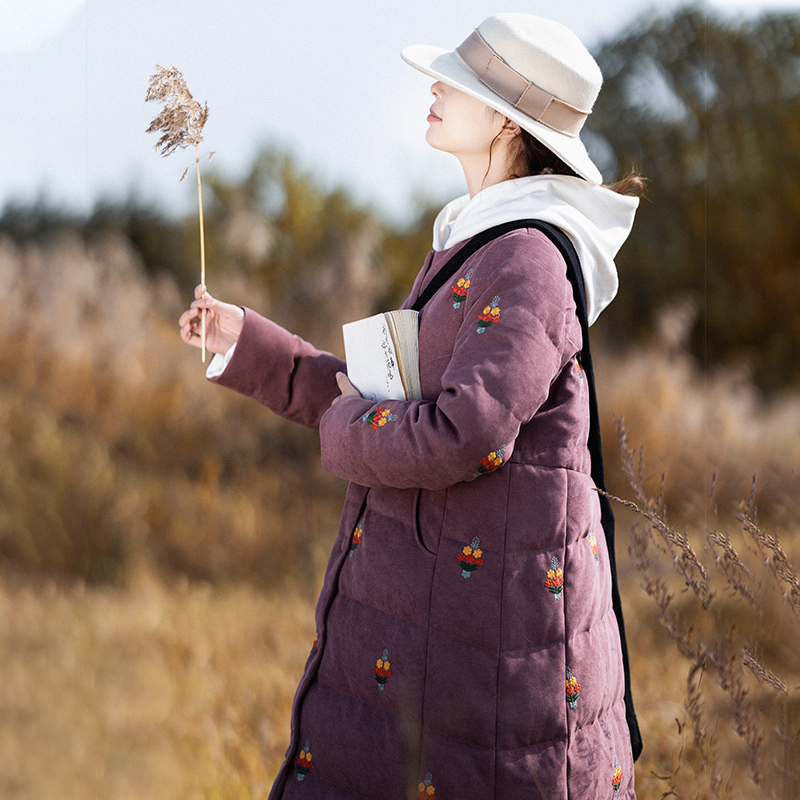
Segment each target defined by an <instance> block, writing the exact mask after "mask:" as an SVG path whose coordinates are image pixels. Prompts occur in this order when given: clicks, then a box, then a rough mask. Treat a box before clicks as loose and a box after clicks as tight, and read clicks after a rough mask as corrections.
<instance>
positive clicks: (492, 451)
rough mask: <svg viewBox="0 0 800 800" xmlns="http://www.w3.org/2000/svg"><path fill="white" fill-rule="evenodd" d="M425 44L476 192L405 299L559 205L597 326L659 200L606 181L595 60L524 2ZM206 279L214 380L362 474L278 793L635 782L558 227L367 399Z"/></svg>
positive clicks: (417, 57) (441, 141)
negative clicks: (639, 230)
mask: <svg viewBox="0 0 800 800" xmlns="http://www.w3.org/2000/svg"><path fill="white" fill-rule="evenodd" d="M403 57H404V59H405V60H406V61H407V62H408V63H410V64H411V65H412V66H414V67H416V68H417V69H420V70H422V71H423V72H425V73H427V74H429V75H431V76H432V77H434V78H435V79H436V82H435V83H434V84H433V87H432V92H433V97H434V102H433V105H432V106H431V111H430V116H429V117H428V121H429V123H430V124H429V128H428V132H427V135H426V138H427V140H428V142H429V143H430V144H431V145H432V146H433V147H435V148H438V149H440V150H443V151H446V152H449V153H452V154H453V155H455V156H456V157H457V158H458V159H459V161H460V163H461V165H462V167H463V170H464V176H465V178H466V182H467V187H468V194H467V195H465V196H464V197H462V198H459V199H457V200H455V201H453V202H452V203H450V204H449V205H447V206H446V207H445V208H444V209H443V211H442V212H441V214H440V215H439V217H438V218H437V220H436V224H435V227H434V249H433V252H432V253H430V254H429V256H428V258H427V259H426V262H425V264H424V266H423V268H422V271H421V272H420V274H419V275H418V277H417V279H416V282H415V284H414V286H413V288H412V290H411V294H410V296H409V299H408V300H407V301H406V305H407V306H410V305H411V304H412V303H413V302H414V301H415V300H416V299H417V298H418V297H419V295H420V293H421V292H423V290H424V289H425V287H426V286H427V285H428V284H429V283H430V282H431V280H432V279H433V276H434V275H435V274H436V273H437V272H438V270H439V269H440V268H441V267H442V266H443V265H444V264H445V263H446V262H448V260H449V259H450V257H451V256H453V255H454V254H455V253H457V252H458V251H459V250H460V249H461V247H462V246H464V244H465V242H467V241H468V240H469V239H471V238H472V237H473V236H475V234H478V233H480V232H482V231H485V230H486V229H487V228H490V227H492V226H494V225H496V224H498V223H503V222H508V221H514V220H520V219H531V218H536V219H540V220H544V221H546V222H550V223H553V224H554V225H555V226H557V227H558V228H559V229H561V230H563V231H565V232H566V233H567V234H568V236H569V239H570V240H571V241H572V243H573V244H574V247H575V250H576V251H577V255H578V257H579V259H580V265H581V268H582V272H583V278H584V282H585V285H586V294H587V301H588V315H589V319H590V320H591V321H594V319H595V318H596V317H597V314H599V312H600V310H601V309H602V308H603V307H604V306H605V305H606V304H607V303H608V302H609V301H610V299H611V297H613V295H614V293H615V291H616V270H615V268H614V262H613V258H614V255H615V254H616V252H617V250H618V248H619V247H620V246H621V244H622V242H623V241H624V239H625V238H626V236H627V234H628V231H629V230H630V226H631V224H632V221H633V214H634V211H635V208H636V205H637V201H636V199H635V198H632V197H627V196H624V195H622V194H619V193H616V192H614V191H611V190H609V189H607V188H603V187H601V186H600V185H599V184H600V181H601V176H600V173H599V172H598V170H597V168H596V167H595V166H594V164H593V163H592V162H591V160H590V159H589V157H588V155H587V153H586V150H585V149H584V147H583V145H582V143H581V141H580V138H579V137H578V131H579V129H580V127H581V125H582V123H583V121H584V119H585V118H586V115H587V113H588V112H589V111H590V110H591V106H592V104H593V102H594V99H595V97H596V95H597V92H598V91H599V87H600V83H601V80H602V79H601V75H600V72H599V69H598V68H597V65H596V64H595V62H594V60H593V59H592V57H591V56H590V55H589V53H588V52H587V51H586V50H585V48H583V46H582V45H581V44H580V42H579V41H578V40H577V38H576V37H575V36H574V34H572V33H571V31H569V30H568V29H566V28H564V27H563V26H561V25H559V24H557V23H554V22H550V21H548V20H543V19H540V18H537V17H532V16H529V15H525V14H504V15H498V16H494V17H490V18H489V19H487V20H485V21H484V22H483V23H482V24H481V25H480V26H479V28H478V29H477V30H476V31H475V33H473V34H472V35H471V36H470V37H469V38H468V39H467V41H466V42H464V44H463V45H461V46H460V47H459V48H457V50H456V51H455V52H446V51H444V50H440V49H438V48H430V47H423V46H416V47H410V48H407V49H406V50H405V51H404V52H403ZM520 95H521V96H520ZM515 104H516V105H515ZM196 297H197V299H195V301H194V302H193V303H192V307H191V309H189V310H188V311H186V312H185V313H184V314H183V315H182V317H181V319H180V325H181V335H182V337H183V339H184V341H186V342H188V343H190V344H193V345H195V346H198V345H199V333H200V330H199V314H198V309H205V310H206V314H207V327H208V336H207V346H208V348H209V349H210V350H211V351H212V352H214V353H216V354H218V355H216V356H215V359H214V361H213V362H212V364H211V365H210V367H209V373H208V374H209V377H210V378H211V379H212V380H214V381H216V382H218V383H220V384H222V385H225V386H229V387H231V388H233V389H236V390H237V391H239V392H242V393H244V394H247V395H250V396H252V397H254V398H256V399H257V400H259V401H260V402H262V403H264V404H265V405H267V406H269V407H270V408H271V409H273V410H274V411H275V412H277V413H279V414H281V415H282V416H284V417H286V418H288V419H292V420H296V421H298V422H302V423H304V424H306V425H311V426H314V427H318V428H319V432H320V441H321V452H322V461H323V464H324V466H325V467H326V468H327V469H328V470H330V471H331V472H333V473H335V474H337V475H339V476H341V477H344V478H347V479H348V480H350V481H351V484H350V487H349V489H348V493H347V498H346V500H345V505H344V510H343V513H342V520H341V526H340V528H339V533H338V536H337V538H336V542H335V544H334V547H333V553H332V555H331V559H330V562H329V564H328V568H327V572H326V576H325V584H324V587H323V589H322V594H321V596H320V599H319V602H318V606H317V611H316V621H317V629H318V643H317V645H316V646H315V648H314V649H313V650H312V653H311V656H310V657H309V660H308V664H307V667H306V671H305V674H304V676H303V678H302V680H301V682H300V685H299V687H298V690H297V695H296V698H295V705H294V710H293V714H292V738H291V742H290V745H289V749H288V751H287V759H286V762H285V764H284V765H283V768H282V769H281V772H280V773H279V775H278V777H277V779H276V782H275V785H274V787H273V791H272V794H271V795H270V797H272V798H279V797H281V798H295V797H313V798H330V799H331V800H346V799H347V800H354V799H355V798H370V799H371V800H395V798H398V799H399V798H406V797H425V798H430V797H441V798H448V799H449V800H455V799H456V798H458V800H470V798H475V800H489V798H496V799H497V800H513V798H518V797H519V798H522V797H524V798H533V797H542V798H548V800H550V799H551V798H566V797H568V796H569V797H580V798H600V797H625V798H632V797H634V789H633V762H632V754H631V738H630V734H629V731H628V725H627V723H626V709H625V702H624V699H623V695H624V675H623V662H622V655H621V645H620V635H619V628H618V623H617V619H616V617H615V614H614V611H613V609H612V572H611V569H612V568H611V564H610V560H611V559H612V558H613V556H612V555H611V554H610V553H609V551H608V549H607V547H606V542H605V538H604V536H603V531H602V528H601V519H600V506H599V501H598V496H597V493H596V492H595V484H594V483H593V481H592V477H591V474H590V473H591V459H590V454H589V449H588V447H587V439H588V436H589V396H588V389H587V376H586V375H585V374H584V371H583V370H582V367H581V363H580V358H579V356H580V353H581V348H582V334H581V325H580V323H579V318H578V314H577V313H576V304H575V300H574V297H573V290H572V287H571V285H570V282H569V281H568V279H567V267H566V264H565V259H564V257H563V256H562V254H561V251H560V250H559V249H558V248H557V247H556V246H555V245H554V244H553V242H552V241H551V240H550V238H549V237H548V235H545V234H544V233H542V232H540V231H539V230H536V229H535V228H533V227H523V228H521V229H517V230H513V231H511V232H509V233H506V234H504V235H502V236H500V237H499V238H496V239H494V240H493V241H491V242H489V243H488V244H486V245H485V246H483V247H481V248H480V249H478V250H477V252H475V253H474V254H473V255H471V256H470V257H469V258H467V259H466V261H465V262H464V263H463V265H462V266H461V267H460V269H459V270H458V272H457V273H456V274H455V275H454V276H453V278H452V279H451V280H448V281H447V282H446V283H445V284H444V286H442V288H441V289H440V290H439V291H438V292H436V293H435V294H434V295H433V297H432V298H431V299H430V301H429V302H428V303H427V304H426V305H425V307H424V309H423V311H422V313H421V317H420V326H419V346H420V378H421V383H422V389H423V399H422V400H420V401H410V402H401V401H383V402H380V403H378V404H374V403H372V402H371V401H369V400H365V399H363V398H361V396H360V395H359V394H358V392H357V391H356V389H355V388H354V387H353V386H352V385H351V384H350V382H349V381H348V380H347V378H346V376H345V375H344V374H343V373H344V369H345V365H344V364H343V363H342V362H341V361H340V360H339V359H337V358H335V357H334V356H332V355H330V354H328V353H323V352H320V351H318V350H316V349H315V348H313V347H312V346H311V345H310V344H308V343H306V342H304V341H302V340H301V339H299V338H298V337H295V336H293V335H291V334H290V333H288V332H287V331H285V330H283V329H282V328H280V327H278V326H277V325H275V324H274V323H272V322H270V321H269V320H266V319H264V318H262V317H260V316H258V315H257V314H255V313H253V312H252V311H250V310H243V309H240V308H238V307H235V306H231V305H228V304H225V303H221V302H219V301H217V300H215V299H213V298H211V297H210V296H209V295H208V294H206V293H205V291H204V287H202V286H200V287H198V289H197V290H196ZM222 354H225V355H224V357H223V355H222Z"/></svg>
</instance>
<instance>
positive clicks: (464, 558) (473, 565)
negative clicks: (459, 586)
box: [456, 536, 483, 578]
mask: <svg viewBox="0 0 800 800" xmlns="http://www.w3.org/2000/svg"><path fill="white" fill-rule="evenodd" d="M480 543H481V540H480V539H479V538H478V537H477V536H476V537H475V538H474V539H473V540H472V544H468V545H466V546H465V547H462V548H461V552H460V553H459V554H458V555H457V556H456V558H457V559H458V563H459V564H460V565H461V577H462V578H469V576H470V575H471V574H472V573H473V572H474V571H475V570H476V569H478V567H482V566H483V550H481V548H480Z"/></svg>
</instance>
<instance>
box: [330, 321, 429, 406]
mask: <svg viewBox="0 0 800 800" xmlns="http://www.w3.org/2000/svg"><path fill="white" fill-rule="evenodd" d="M417 317H418V312H416V311H412V310H410V309H403V310H400V311H389V312H387V313H385V314H376V315H375V316H373V317H366V318H365V319H360V320H357V321H356V322H348V323H347V324H345V325H343V326H342V334H343V336H344V351H345V358H346V360H347V375H348V377H349V378H350V382H351V383H352V384H353V386H355V387H356V389H358V391H359V392H360V393H361V396H362V397H365V398H366V399H368V400H372V402H374V403H377V402H378V401H379V400H412V399H420V397H421V391H420V384H419V349H418V340H417V324H418V323H417Z"/></svg>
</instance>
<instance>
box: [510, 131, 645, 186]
mask: <svg viewBox="0 0 800 800" xmlns="http://www.w3.org/2000/svg"><path fill="white" fill-rule="evenodd" d="M510 146H511V174H510V175H509V177H510V178H525V177H527V176H529V175H572V176H573V177H576V178H577V177H580V176H579V175H578V174H577V173H576V172H575V170H573V169H572V168H571V167H569V166H568V165H567V164H565V163H564V162H563V161H562V160H561V159H560V158H559V157H558V156H557V155H556V154H555V153H554V152H553V151H552V150H550V149H549V148H548V147H547V146H546V145H544V144H542V143H541V142H540V141H539V140H538V139H537V138H536V137H535V136H533V135H531V134H530V133H528V131H526V130H525V129H524V128H520V129H519V133H518V134H517V135H516V136H515V137H514V138H513V140H512V142H511V145H510ZM604 186H605V188H606V189H611V191H613V192H617V193H618V194H629V195H634V196H637V197H639V196H642V195H643V194H644V190H645V187H646V180H645V179H644V178H642V177H641V176H640V175H637V174H636V173H635V172H631V173H629V174H628V175H626V176H625V177H624V178H622V180H619V181H616V182H614V183H610V184H604Z"/></svg>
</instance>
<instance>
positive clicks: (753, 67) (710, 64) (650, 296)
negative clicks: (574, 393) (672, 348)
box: [590, 9, 800, 392]
mask: <svg viewBox="0 0 800 800" xmlns="http://www.w3.org/2000/svg"><path fill="white" fill-rule="evenodd" d="M597 59H598V62H599V64H600V66H601V69H602V71H603V75H604V78H605V83H604V86H603V91H602V92H601V94H600V98H599V100H598V103H597V106H596V108H595V111H594V113H593V114H592V116H591V118H590V120H591V131H592V133H593V134H594V136H596V137H599V140H596V142H595V144H597V145H598V147H597V148H596V149H597V151H598V152H599V155H598V160H599V161H600V163H601V167H603V168H604V170H605V173H606V174H608V173H614V172H616V173H617V174H619V173H624V172H625V171H626V170H628V169H629V168H630V166H631V165H635V167H636V168H637V169H638V170H639V171H640V172H641V173H642V174H643V175H644V176H646V177H647V178H649V179H650V182H651V183H650V187H651V188H650V194H649V202H645V203H644V204H643V205H642V208H641V211H640V213H639V215H638V216H637V220H636V226H635V228H634V231H633V235H632V236H631V238H630V240H629V242H628V243H627V244H626V245H625V247H624V248H623V249H622V252H621V254H620V257H619V260H618V266H619V270H620V275H621V280H622V285H623V290H622V292H621V293H620V296H619V298H618V300H617V301H615V302H614V303H613V304H612V306H611V307H610V308H609V310H608V312H607V313H606V314H604V315H603V317H601V322H600V323H599V327H598V329H599V330H601V331H603V333H605V334H606V336H609V337H610V336H611V332H612V331H613V336H614V338H615V339H616V338H617V337H618V338H619V339H621V340H622V341H631V340H633V339H636V338H641V337H642V336H647V335H649V334H650V332H652V330H653V320H654V315H655V314H656V313H657V311H658V310H659V308H661V307H662V306H663V305H664V304H668V303H689V304H690V305H691V307H692V308H693V309H694V313H695V321H694V324H693V326H692V328H691V331H690V334H691V338H690V345H691V351H692V353H693V355H694V356H695V357H697V358H698V359H700V360H701V361H704V362H705V363H707V364H709V365H711V366H714V365H719V364H722V363H727V364H733V363H739V364H741V365H742V366H744V367H746V368H747V369H748V370H749V371H750V373H751V375H752V377H753V379H754V381H755V383H756V385H757V386H758V387H759V388H760V389H762V390H763V391H765V392H772V391H774V390H776V389H780V388H783V387H787V386H794V387H797V386H798V384H799V383H800V358H798V355H800V352H799V350H798V348H800V312H798V309H799V308H800V224H798V221H799V220H800V14H797V13H794V14H786V13H783V14H769V15H764V16H762V17H760V18H757V19H748V20H743V21H741V22H739V23H737V24H732V23H729V22H722V21H721V20H719V19H715V18H714V17H713V15H711V14H707V13H705V12H701V11H700V10H699V9H697V10H693V9H688V10H685V11H683V12H681V13H678V14H676V15H675V16H673V17H671V18H664V19H656V20H654V21H649V22H647V23H646V24H642V25H640V27H638V28H635V29H633V30H631V31H630V32H629V33H628V34H626V35H625V36H623V37H621V38H620V39H618V40H616V41H613V42H609V43H608V44H607V45H606V46H604V47H603V48H602V49H601V50H600V51H599V52H598V53H597Z"/></svg>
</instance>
